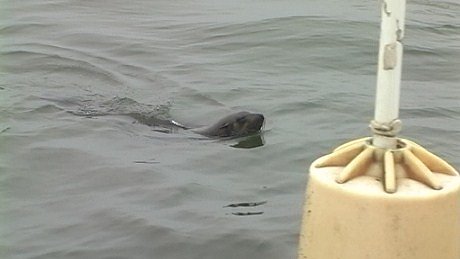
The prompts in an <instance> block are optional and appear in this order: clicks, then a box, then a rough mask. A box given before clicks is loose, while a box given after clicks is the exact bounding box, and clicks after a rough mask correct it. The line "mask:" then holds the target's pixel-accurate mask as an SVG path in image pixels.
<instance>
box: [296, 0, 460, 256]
mask: <svg viewBox="0 0 460 259" xmlns="http://www.w3.org/2000/svg"><path fill="white" fill-rule="evenodd" d="M381 10H382V12H381V14H382V24H381V35H380V49H379V65H378V73H377V94H376V107H375V116H374V120H373V121H371V125H370V127H371V129H372V131H373V136H372V137H371V138H361V139H357V140H353V141H350V142H348V143H345V144H343V145H341V146H339V147H338V148H336V149H335V150H334V151H333V152H332V153H331V154H329V155H326V156H323V157H321V158H319V159H317V160H316V161H314V162H313V164H312V165H311V166H310V170H309V180H308V186H307V191H306V197H305V205H304V212H303V220H302V227H301V231H300V242H299V256H298V258H299V259H460V176H459V173H458V172H457V171H456V170H455V169H454V168H453V167H452V166H451V165H449V164H448V163H447V162H445V161H443V160H442V159H441V158H439V157H438V156H436V155H434V154H432V153H430V152H429V151H427V150H426V149H424V148H423V147H421V146H420V145H418V144H416V143H415V142H413V141H410V140H407V139H400V138H397V137H396V135H397V133H398V132H399V131H400V129H401V121H400V120H399V119H398V116H399V115H398V112H399V87H400V79H401V63H402V52H403V46H402V38H403V35H404V15H405V0H385V1H382V3H381Z"/></svg>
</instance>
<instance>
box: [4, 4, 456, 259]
mask: <svg viewBox="0 0 460 259" xmlns="http://www.w3.org/2000/svg"><path fill="white" fill-rule="evenodd" d="M459 13H460V5H459V4H458V3H457V2H456V1H453V0H450V1H448V0H444V1H427V0H414V1H409V3H408V14H407V28H406V29H407V31H406V38H405V56H404V68H403V85H402V87H403V89H402V97H401V118H402V120H403V123H404V129H403V134H404V135H405V136H407V137H408V138H411V139H415V140H417V141H418V142H419V143H420V144H422V145H424V146H425V147H427V148H428V149H430V150H431V151H433V152H435V153H436V154H438V155H440V156H441V157H443V158H445V159H446V160H447V161H449V162H451V163H452V164H453V165H454V166H456V167H457V168H458V167H459V166H460V156H459V154H460V147H459V146H460V122H459V119H460V102H459V97H460V88H459V82H460V73H459V71H460V70H459V67H460V44H459V42H460V20H459V19H458V14H459ZM379 19H380V18H379V10H378V2H377V1H357V0H352V1H338V0H330V1H319V0H314V1H297V0H293V1H289V2H286V1H274V0H270V1H260V0H256V1H239V0H237V1H210V0H205V1H181V0H178V1H169V0H168V1H166V0H156V1H147V0H137V1H82V0H80V1H77V0H73V1H72V0H48V1H43V0H40V1H39V0H21V1H6V0H0V44H1V48H0V100H1V102H0V108H1V111H2V112H1V116H0V141H1V142H0V144H1V156H0V159H1V161H0V169H1V171H0V172H1V173H0V193H1V195H0V204H1V209H0V217H1V218H0V220H1V222H2V224H1V228H0V234H1V235H0V245H1V246H0V252H1V253H2V254H1V257H2V258H14V259H19V258H47V259H49V258H158V259H160V258H161V259H163V258H171V259H173V258H174V259H177V258H200V259H201V258H203V259H205V258H228V259H230V258H235V259H236V258H238V259H241V258H264V259H267V258H273V259H279V258H295V256H296V252H297V251H296V249H297V235H298V232H299V226H300V221H301V207H302V202H303V193H304V190H305V184H306V177H307V174H306V169H307V167H308V165H309V164H310V163H311V162H312V161H313V160H314V159H315V158H317V157H319V156H320V155H322V154H325V153H327V152H329V151H330V150H331V148H332V147H334V146H337V145H339V144H340V143H342V142H344V141H347V140H350V139H354V138H358V137H362V136H367V135H369V132H368V130H367V124H368V121H369V120H370V119H371V118H372V116H373V101H374V88H375V81H376V78H375V72H376V61H377V60H376V59H377V47H378V46H377V45H378V41H377V40H378V35H379ZM104 109H109V110H110V109H112V110H111V111H115V112H113V113H112V115H110V116H90V117H85V116H77V115H75V114H74V113H72V112H75V111H77V112H78V111H87V112H96V113H97V112H100V111H101V110H102V111H106V110H104ZM123 109H125V110H126V109H127V110H129V111H131V112H132V111H134V112H136V113H139V114H154V115H155V116H159V117H164V118H166V119H168V118H172V119H174V120H177V121H180V122H182V123H186V124H195V125H205V124H207V123H209V122H211V121H214V120H215V119H217V118H219V117H220V116H222V115H225V114H228V113H229V112H230V111H238V110H250V111H254V112H260V113H263V114H264V115H265V117H266V118H267V122H266V125H265V130H264V132H263V134H262V136H260V139H256V140H249V142H250V143H249V145H248V144H247V143H246V146H244V145H245V143H244V140H243V144H242V145H243V146H238V145H240V144H241V143H239V142H240V141H242V140H223V141H221V140H209V139H202V138H201V139H197V138H196V136H195V135H193V134H190V133H189V132H187V131H181V130H178V131H173V132H172V133H164V132H159V131H156V130H154V129H155V128H152V127H149V126H147V125H144V124H142V123H139V122H137V121H136V120H135V119H133V118H132V117H130V116H122V115H117V111H120V110H123ZM69 111H70V112H69ZM251 141H252V142H251ZM257 141H263V143H260V144H263V145H261V146H258V147H254V146H257V145H253V144H254V142H257ZM235 146H236V147H248V146H249V147H254V148H235ZM251 203H255V204H251ZM229 205H230V206H229ZM255 205H256V206H255Z"/></svg>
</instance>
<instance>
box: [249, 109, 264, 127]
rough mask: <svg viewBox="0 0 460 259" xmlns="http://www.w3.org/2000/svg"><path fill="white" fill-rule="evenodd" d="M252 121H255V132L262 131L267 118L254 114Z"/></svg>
mask: <svg viewBox="0 0 460 259" xmlns="http://www.w3.org/2000/svg"><path fill="white" fill-rule="evenodd" d="M252 121H253V127H252V128H253V129H254V130H260V128H262V126H263V125H264V121H265V117H264V115H262V114H260V113H254V114H253V116H252Z"/></svg>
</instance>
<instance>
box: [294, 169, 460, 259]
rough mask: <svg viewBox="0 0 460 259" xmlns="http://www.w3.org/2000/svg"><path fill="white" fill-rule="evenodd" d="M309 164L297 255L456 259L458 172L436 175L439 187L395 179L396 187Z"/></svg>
mask: <svg viewBox="0 0 460 259" xmlns="http://www.w3.org/2000/svg"><path fill="white" fill-rule="evenodd" d="M317 161H318V160H316V161H315V162H314V163H313V164H312V165H311V167H310V176H309V182H308V188H307V192H306V196H307V197H306V204H305V207H304V218H303V223H302V229H301V236H300V246H299V259H369V258H372V259H438V258H439V259H459V258H460V177H458V176H449V175H445V174H436V175H437V176H438V179H440V181H441V182H442V185H443V189H442V190H434V189H432V188H429V187H427V186H425V185H423V184H421V183H420V182H416V181H414V180H410V179H398V191H397V192H396V193H393V194H389V193H386V192H384V191H383V190H382V183H381V182H379V179H377V178H375V177H371V176H360V177H357V178H354V179H352V180H350V181H348V182H346V183H344V184H338V183H337V182H336V180H335V179H336V178H335V177H336V176H337V174H338V172H339V171H340V170H343V167H323V168H316V167H315V163H316V162H317Z"/></svg>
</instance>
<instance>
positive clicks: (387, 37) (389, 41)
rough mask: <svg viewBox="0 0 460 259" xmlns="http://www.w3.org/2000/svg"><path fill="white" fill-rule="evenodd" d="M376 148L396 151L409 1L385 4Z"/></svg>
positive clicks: (374, 126) (391, 0)
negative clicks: (403, 41) (403, 43)
mask: <svg viewBox="0 0 460 259" xmlns="http://www.w3.org/2000/svg"><path fill="white" fill-rule="evenodd" d="M381 5H382V6H381V9H382V10H381V15H382V23H381V28H380V29H381V32H380V47H379V61H378V71H377V91H376V101H375V102H376V104H375V114H374V121H372V123H371V127H372V129H373V131H374V136H373V141H372V143H373V145H374V146H376V147H379V148H386V149H394V148H396V143H397V139H396V138H395V135H396V133H397V132H398V131H399V128H400V122H399V120H398V117H399V92H400V91H399V89H400V83H401V64H402V54H403V45H402V43H401V41H402V39H403V36H404V23H405V22H404V18H405V11H406V0H382V2H381Z"/></svg>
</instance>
